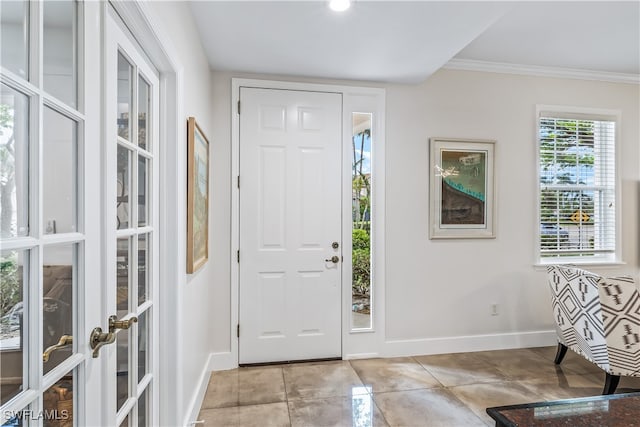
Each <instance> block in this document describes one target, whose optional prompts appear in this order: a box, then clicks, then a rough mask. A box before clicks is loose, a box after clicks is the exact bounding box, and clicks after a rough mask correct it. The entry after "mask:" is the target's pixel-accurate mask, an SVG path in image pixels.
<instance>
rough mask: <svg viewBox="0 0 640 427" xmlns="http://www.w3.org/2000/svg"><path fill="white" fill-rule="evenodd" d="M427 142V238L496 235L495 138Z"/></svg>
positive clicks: (450, 139) (464, 237) (491, 236)
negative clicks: (428, 173) (429, 186)
mask: <svg viewBox="0 0 640 427" xmlns="http://www.w3.org/2000/svg"><path fill="white" fill-rule="evenodd" d="M429 144H430V158H429V171H430V181H431V191H430V197H429V199H430V200H429V204H430V210H431V221H430V222H431V227H430V229H429V238H431V239H470V238H495V237H496V233H495V215H494V209H495V183H494V175H495V173H494V163H495V141H494V140H475V139H455V138H431V139H430V140H429Z"/></svg>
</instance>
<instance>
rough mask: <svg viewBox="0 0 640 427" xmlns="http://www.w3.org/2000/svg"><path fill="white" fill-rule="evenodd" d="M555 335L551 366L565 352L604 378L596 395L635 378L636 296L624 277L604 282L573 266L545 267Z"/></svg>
mask: <svg viewBox="0 0 640 427" xmlns="http://www.w3.org/2000/svg"><path fill="white" fill-rule="evenodd" d="M547 272H548V281H549V287H550V288H551V301H552V306H553V317H554V320H555V324H556V332H557V336H558V351H557V353H556V358H555V363H556V364H560V363H561V362H562V359H563V358H564V356H565V354H566V352H567V349H571V350H572V351H574V352H576V353H578V354H579V355H580V356H582V357H584V358H585V359H587V360H589V361H590V362H592V363H594V364H595V365H597V366H598V367H600V368H601V369H602V370H603V371H604V372H605V373H606V378H605V385H604V389H603V391H602V394H613V393H614V392H615V390H616V387H617V386H618V382H619V381H620V376H623V375H624V376H634V377H635V376H640V294H639V293H638V288H637V287H636V284H635V283H634V280H633V279H632V278H630V277H617V278H605V277H602V276H599V275H597V274H594V273H591V272H589V271H586V270H583V269H580V268H577V267H574V266H559V265H552V266H549V267H548V268H547Z"/></svg>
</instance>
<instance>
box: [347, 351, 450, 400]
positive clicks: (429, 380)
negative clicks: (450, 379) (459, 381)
mask: <svg viewBox="0 0 640 427" xmlns="http://www.w3.org/2000/svg"><path fill="white" fill-rule="evenodd" d="M351 366H352V367H353V369H354V370H355V371H356V373H357V374H358V376H359V377H360V379H361V380H362V382H363V384H364V385H365V386H368V387H371V388H372V390H373V392H374V393H377V392H385V391H401V390H415V389H421V388H433V387H441V384H440V383H439V382H438V380H436V379H435V378H434V377H433V376H432V375H431V374H430V373H429V372H427V370H425V369H424V368H423V367H422V365H420V364H419V363H418V362H416V361H415V360H414V359H413V358H411V357H397V358H390V359H366V360H352V361H351Z"/></svg>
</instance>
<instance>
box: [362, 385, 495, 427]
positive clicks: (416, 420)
mask: <svg viewBox="0 0 640 427" xmlns="http://www.w3.org/2000/svg"><path fill="white" fill-rule="evenodd" d="M373 399H374V401H375V402H376V404H377V405H378V408H380V412H382V415H384V417H385V419H386V420H387V422H388V423H389V425H391V426H415V427H419V426H425V427H427V426H428V427H438V426H443V427H445V426H446V427H450V426H485V423H484V422H483V421H482V420H481V419H480V418H479V417H477V416H476V415H475V414H474V413H473V412H472V411H471V410H470V409H469V408H467V407H466V406H465V405H464V404H462V403H461V402H460V401H459V400H458V399H457V398H456V397H455V396H454V395H453V394H452V393H451V392H450V391H448V390H446V389H443V388H438V389H423V390H410V391H393V392H388V393H374V395H373Z"/></svg>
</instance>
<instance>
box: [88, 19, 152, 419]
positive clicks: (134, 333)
mask: <svg viewBox="0 0 640 427" xmlns="http://www.w3.org/2000/svg"><path fill="white" fill-rule="evenodd" d="M108 9H109V10H108V11H107V12H106V17H107V19H106V37H105V40H106V45H105V67H106V68H105V81H106V90H105V99H104V105H105V109H106V119H105V136H106V138H105V142H104V144H105V147H104V153H105V159H106V162H105V172H106V173H105V179H104V194H105V202H104V203H105V207H106V209H105V211H106V212H107V214H106V218H105V236H106V237H105V242H104V247H105V252H106V253H105V256H104V259H105V263H106V265H105V278H106V282H105V288H104V292H103V295H104V296H105V300H104V304H105V305H104V312H105V313H107V314H109V319H104V321H106V323H107V324H106V325H105V326H106V327H103V329H105V330H104V331H102V336H100V335H99V334H97V335H94V342H93V343H92V347H99V348H98V351H99V352H105V354H104V355H101V354H98V355H97V356H98V357H105V359H106V361H105V363H106V364H107V365H106V369H105V375H104V378H103V383H104V385H105V390H109V393H108V395H107V396H105V398H103V401H104V402H105V403H106V405H105V407H106V408H107V409H106V413H105V414H104V417H105V422H107V423H108V424H109V425H118V426H147V425H148V426H151V425H156V424H157V423H158V415H157V414H158V407H157V403H156V402H157V396H158V384H157V383H158V380H157V369H158V359H157V348H158V339H157V326H156V325H157V324H158V313H157V310H156V309H157V306H158V305H157V303H156V301H157V297H158V280H159V277H158V263H157V257H158V248H159V235H158V222H159V216H158V201H159V196H158V181H159V176H158V171H159V167H158V161H157V160H158V159H157V155H156V153H157V152H158V141H159V139H158V129H159V126H158V120H157V118H158V113H159V83H158V73H157V71H156V70H155V68H154V67H153V66H152V65H151V64H150V63H149V62H148V61H147V59H146V57H145V55H144V53H143V51H142V50H141V48H140V47H139V46H138V45H137V44H136V43H135V41H134V40H133V37H131V36H130V34H129V32H128V30H127V29H126V27H125V26H124V25H123V23H122V22H121V21H120V20H119V17H118V16H117V14H116V13H115V12H114V11H113V10H112V9H111V8H108ZM107 329H108V332H107ZM98 332H100V331H98ZM109 333H113V334H115V346H110V345H104V346H102V347H100V343H101V342H102V341H109V339H110V337H109V335H108V334H109Z"/></svg>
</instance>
